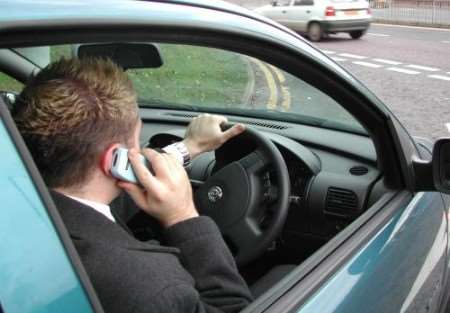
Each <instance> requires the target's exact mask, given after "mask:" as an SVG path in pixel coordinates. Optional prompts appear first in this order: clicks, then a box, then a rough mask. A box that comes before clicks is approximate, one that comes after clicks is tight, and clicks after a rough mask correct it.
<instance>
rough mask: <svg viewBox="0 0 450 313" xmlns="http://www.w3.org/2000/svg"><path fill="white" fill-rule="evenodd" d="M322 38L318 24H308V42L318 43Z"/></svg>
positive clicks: (321, 30)
mask: <svg viewBox="0 0 450 313" xmlns="http://www.w3.org/2000/svg"><path fill="white" fill-rule="evenodd" d="M322 36H323V29H322V26H321V25H320V24H319V23H317V22H313V23H311V24H309V26H308V38H309V40H311V41H320V39H322Z"/></svg>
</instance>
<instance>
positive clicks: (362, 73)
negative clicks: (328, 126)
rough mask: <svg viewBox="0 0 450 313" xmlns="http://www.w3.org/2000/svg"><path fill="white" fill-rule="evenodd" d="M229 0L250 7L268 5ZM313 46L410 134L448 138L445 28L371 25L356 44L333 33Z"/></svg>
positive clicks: (449, 51)
mask: <svg viewBox="0 0 450 313" xmlns="http://www.w3.org/2000/svg"><path fill="white" fill-rule="evenodd" d="M230 2H234V3H235V4H238V5H242V6H244V7H247V8H250V9H252V8H255V7H258V6H261V5H263V4H267V3H268V2H269V1H267V0H231V1H230ZM315 45H316V46H317V47H318V48H319V49H322V50H324V51H325V52H327V53H328V55H329V56H330V57H332V58H334V60H335V61H336V62H337V63H339V64H340V65H341V66H343V67H344V68H345V69H347V70H348V71H349V72H350V73H351V74H353V75H354V76H355V77H356V78H358V79H359V80H360V81H362V82H363V83H364V84H365V85H366V86H367V87H368V88H369V89H370V90H372V91H373V92H374V93H375V94H376V95H377V96H378V98H380V99H381V100H382V101H383V102H384V103H385V104H386V105H387V107H388V108H390V109H391V110H392V111H393V112H394V113H395V115H396V116H397V117H398V118H399V119H400V121H401V122H402V123H403V124H404V125H405V127H406V128H407V129H408V130H409V131H410V132H411V133H412V134H413V135H416V136H422V137H429V138H431V139H436V138H438V137H442V136H450V133H449V132H450V30H448V29H447V30H446V29H433V28H418V27H404V26H395V25H381V24H372V26H371V28H370V30H369V32H368V33H367V34H366V35H365V36H364V37H363V38H361V39H360V40H351V39H350V37H349V36H348V35H347V34H338V35H332V36H330V37H329V38H327V39H325V40H323V41H322V42H319V43H316V44H315ZM275 76H276V75H275Z"/></svg>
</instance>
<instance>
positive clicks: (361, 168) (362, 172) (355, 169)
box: [349, 166, 369, 176]
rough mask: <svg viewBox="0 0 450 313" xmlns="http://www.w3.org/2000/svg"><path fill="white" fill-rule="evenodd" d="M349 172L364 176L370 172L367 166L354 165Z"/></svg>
mask: <svg viewBox="0 0 450 313" xmlns="http://www.w3.org/2000/svg"><path fill="white" fill-rule="evenodd" d="M349 172H350V174H352V175H355V176H362V175H366V174H367V173H368V172H369V169H368V168H367V167H365V166H353V167H352V168H351V169H350V170H349Z"/></svg>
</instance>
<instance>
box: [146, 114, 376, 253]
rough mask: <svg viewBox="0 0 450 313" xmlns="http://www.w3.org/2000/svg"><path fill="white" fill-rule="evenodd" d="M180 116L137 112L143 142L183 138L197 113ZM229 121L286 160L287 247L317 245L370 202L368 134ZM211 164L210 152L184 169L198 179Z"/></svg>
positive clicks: (372, 166)
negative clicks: (247, 129) (264, 140)
mask: <svg viewBox="0 0 450 313" xmlns="http://www.w3.org/2000/svg"><path fill="white" fill-rule="evenodd" d="M152 111H153V112H152ZM151 113H153V114H151ZM179 114H180V115H175V116H174V115H173V111H161V110H158V111H157V112H156V114H155V110H150V109H144V110H143V111H141V116H142V118H143V122H144V123H143V131H142V136H143V142H142V143H143V145H147V146H149V147H153V148H160V147H163V146H165V145H168V144H170V143H173V142H176V141H179V140H180V139H182V138H183V136H184V128H185V125H186V124H187V123H188V122H189V120H190V118H192V117H194V116H196V115H197V114H196V113H188V114H187V113H186V112H183V113H179ZM183 114H184V115H183ZM186 115H187V116H186ZM229 120H231V121H233V122H234V121H236V122H241V123H244V124H247V126H250V127H254V128H255V129H257V130H259V131H260V132H262V133H263V134H264V135H265V136H267V137H269V138H270V139H271V140H272V142H273V143H274V144H275V145H276V146H277V148H278V149H279V151H280V153H281V154H282V156H283V159H284V161H285V162H286V165H287V168H288V172H289V179H290V184H291V191H290V208H289V213H288V218H287V221H286V224H285V226H284V229H283V232H282V238H283V241H284V243H285V244H286V245H287V246H290V245H292V247H289V249H295V248H296V246H297V245H298V242H299V241H298V240H299V239H300V240H302V242H305V241H308V242H311V243H312V246H316V245H317V246H320V245H321V244H323V243H325V242H326V241H328V240H329V239H330V238H331V237H333V236H334V235H336V233H338V232H339V231H340V230H342V229H343V228H344V227H345V226H347V225H348V224H349V223H351V222H352V221H353V220H354V219H355V218H357V217H358V216H359V215H360V214H362V213H363V212H364V211H365V210H366V209H367V208H368V206H370V205H371V203H372V202H373V201H374V200H373V197H371V192H372V190H373V189H374V186H375V185H376V184H379V182H380V181H381V180H382V179H381V173H380V172H379V170H378V169H377V166H376V154H375V149H374V148H373V144H372V142H371V140H370V138H369V137H365V136H361V135H356V134H351V133H343V132H340V131H336V130H329V129H323V128H317V127H312V126H305V125H297V124H289V125H288V123H280V122H278V121H276V122H272V121H264V123H262V122H261V120H255V119H249V118H243V117H231V118H230V117H229ZM147 122H151V123H147ZM256 123H259V124H256ZM255 124H256V125H255ZM274 125H275V126H274ZM280 125H281V126H285V125H287V127H286V128H283V127H279V126H280ZM254 148H255V147H252V146H251V144H244V145H242V144H241V145H240V146H236V147H235V149H232V150H233V151H234V154H235V155H234V156H231V158H235V159H239V157H240V156H244V155H246V154H247V153H249V152H251V150H252V149H254ZM214 167H215V154H214V153H213V152H210V153H205V154H203V155H201V156H199V157H198V158H197V159H195V160H194V162H193V164H192V166H191V167H190V168H189V169H188V173H189V176H190V178H191V179H192V180H193V181H196V180H199V181H201V180H205V179H206V178H207V177H208V175H211V173H212V172H213V171H214ZM269 172H270V170H269Z"/></svg>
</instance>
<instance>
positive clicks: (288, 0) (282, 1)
mask: <svg viewBox="0 0 450 313" xmlns="http://www.w3.org/2000/svg"><path fill="white" fill-rule="evenodd" d="M290 3H291V0H279V1H276V3H275V5H276V6H288V5H289V4H290Z"/></svg>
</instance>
